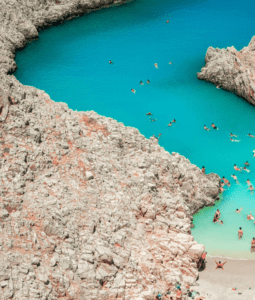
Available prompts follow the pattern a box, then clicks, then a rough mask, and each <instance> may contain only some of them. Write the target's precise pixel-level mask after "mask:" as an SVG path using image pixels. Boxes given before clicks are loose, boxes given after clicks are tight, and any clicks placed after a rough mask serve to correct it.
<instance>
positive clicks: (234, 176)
mask: <svg viewBox="0 0 255 300" xmlns="http://www.w3.org/2000/svg"><path fill="white" fill-rule="evenodd" d="M231 177H232V178H234V180H235V182H236V184H239V181H238V179H237V177H236V175H235V174H233V175H231Z"/></svg>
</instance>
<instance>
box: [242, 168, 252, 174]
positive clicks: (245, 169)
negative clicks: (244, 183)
mask: <svg viewBox="0 0 255 300" xmlns="http://www.w3.org/2000/svg"><path fill="white" fill-rule="evenodd" d="M242 170H244V171H246V172H247V173H250V172H251V170H248V169H247V168H246V167H243V168H242Z"/></svg>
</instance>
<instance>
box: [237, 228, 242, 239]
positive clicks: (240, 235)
mask: <svg viewBox="0 0 255 300" xmlns="http://www.w3.org/2000/svg"><path fill="white" fill-rule="evenodd" d="M242 237H243V230H242V227H239V230H238V238H239V240H241V238H242Z"/></svg>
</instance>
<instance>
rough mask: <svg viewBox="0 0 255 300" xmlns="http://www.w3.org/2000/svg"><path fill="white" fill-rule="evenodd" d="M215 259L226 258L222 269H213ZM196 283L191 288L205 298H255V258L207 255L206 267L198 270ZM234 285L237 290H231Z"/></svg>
mask: <svg viewBox="0 0 255 300" xmlns="http://www.w3.org/2000/svg"><path fill="white" fill-rule="evenodd" d="M215 260H216V261H219V260H220V261H221V262H225V261H226V260H227V263H226V264H225V265H224V270H222V269H217V270H215V268H216V263H215ZM198 284H199V286H194V287H192V289H193V290H195V291H198V292H200V295H201V296H204V297H205V298H206V299H210V300H220V299H222V300H235V299H239V300H255V260H235V259H229V258H220V257H207V264H206V269H205V270H204V271H201V272H199V280H198ZM235 287H236V288H237V290H235V291H233V290H231V288H235ZM249 288H251V289H249ZM239 293H242V294H239Z"/></svg>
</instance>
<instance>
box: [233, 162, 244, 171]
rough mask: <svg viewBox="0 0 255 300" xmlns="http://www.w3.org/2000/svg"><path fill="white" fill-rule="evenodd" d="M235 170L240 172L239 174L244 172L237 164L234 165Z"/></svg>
mask: <svg viewBox="0 0 255 300" xmlns="http://www.w3.org/2000/svg"><path fill="white" fill-rule="evenodd" d="M234 170H236V171H239V172H242V170H241V169H240V168H239V167H237V165H236V164H234Z"/></svg>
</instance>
